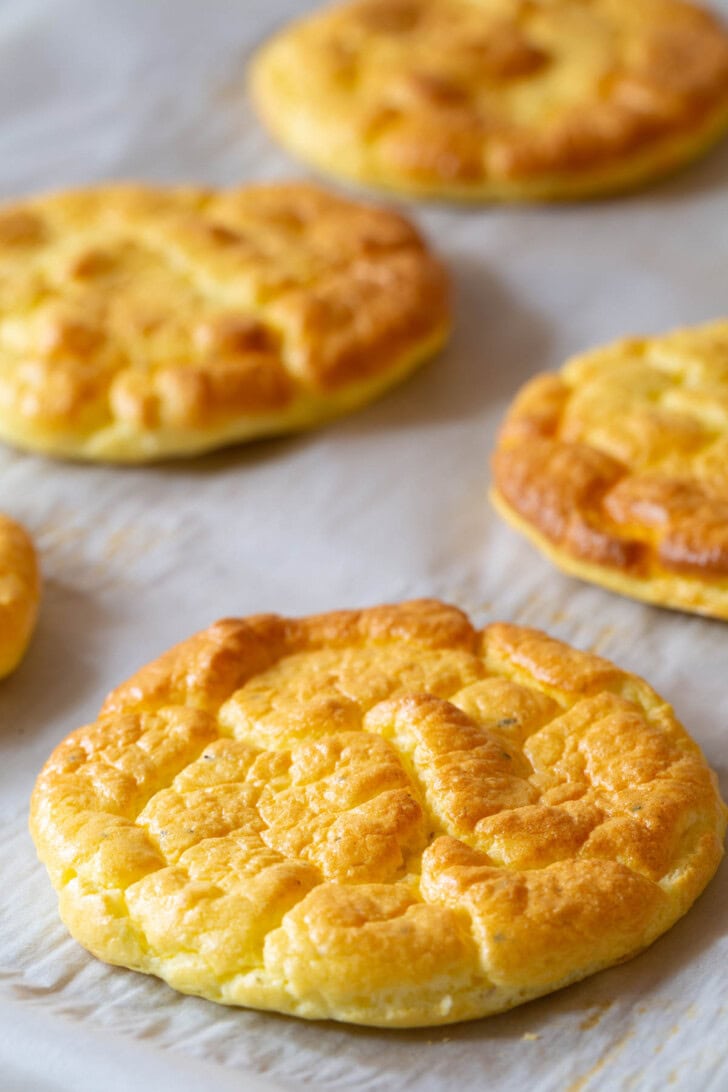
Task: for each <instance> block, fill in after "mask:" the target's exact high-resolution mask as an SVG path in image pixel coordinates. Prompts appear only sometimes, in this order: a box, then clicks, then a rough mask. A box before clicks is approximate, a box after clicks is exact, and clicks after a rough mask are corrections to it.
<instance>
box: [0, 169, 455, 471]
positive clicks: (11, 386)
mask: <svg viewBox="0 0 728 1092" xmlns="http://www.w3.org/2000/svg"><path fill="white" fill-rule="evenodd" d="M0 274H1V276H0V438H2V439H5V440H7V441H9V442H10V443H13V444H17V445H18V446H20V447H24V448H30V449H34V450H38V451H42V452H46V453H48V454H51V455H57V456H65V457H70V458H80V459H95V460H104V461H118V462H140V461H146V460H151V459H160V458H166V457H169V456H182V455H194V454H196V453H198V452H202V451H207V450H210V449H212V448H216V447H219V446H221V445H223V444H229V443H233V442H237V441H241V440H251V439H256V438H257V437H260V436H266V435H270V434H272V433H280V432H287V431H289V430H292V429H299V428H308V427H311V426H313V425H317V424H320V423H322V422H323V421H326V420H328V419H329V418H331V417H334V416H336V415H338V414H341V413H344V412H348V411H350V410H352V409H355V408H356V407H357V406H360V405H362V404H363V403H365V402H367V401H369V400H370V399H372V398H374V397H375V396H376V395H378V394H380V393H381V392H382V391H384V390H385V389H386V388H387V387H390V386H392V385H393V384H395V383H397V382H399V381H400V380H402V379H403V378H404V377H405V376H406V375H407V374H408V373H409V372H410V371H412V370H413V369H414V368H415V367H416V366H417V365H418V364H420V363H422V361H424V359H425V358H426V357H428V356H429V355H431V354H432V353H433V352H434V351H435V350H436V349H437V348H438V347H439V346H440V345H441V344H442V342H443V341H444V339H445V337H446V335H447V332H448V328H449V322H450V320H449V307H448V289H447V281H446V276H445V273H444V271H443V269H442V267H441V266H440V265H439V263H438V262H437V261H436V259H435V258H434V257H433V256H432V254H431V253H430V252H429V250H428V248H427V247H426V245H425V243H424V241H423V240H422V238H421V237H420V235H419V234H418V233H417V231H416V230H415V228H414V227H413V226H412V225H411V224H410V223H409V222H408V221H406V220H405V219H403V218H402V217H400V216H398V215H397V214H396V213H393V212H390V211H387V210H384V209H380V208H374V207H371V206H368V205H362V204H356V203H354V202H351V201H347V200H344V199H342V198H340V197H337V196H335V195H333V194H331V193H328V192H326V191H324V190H320V189H317V188H315V187H312V186H307V185H302V184H277V185H261V186H250V187H247V188H243V189H237V190H217V191H216V190H211V189H206V190H203V189H192V188H182V187H169V188H151V187H144V186H137V185H116V186H99V187H97V188H96V189H89V190H85V191H75V192H67V193H59V194H55V195H51V196H45V197H39V198H34V199H30V200H27V201H22V202H19V203H17V204H14V205H8V206H5V207H4V208H3V209H0Z"/></svg>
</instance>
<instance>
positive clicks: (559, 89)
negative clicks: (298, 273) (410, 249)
mask: <svg viewBox="0 0 728 1092" xmlns="http://www.w3.org/2000/svg"><path fill="white" fill-rule="evenodd" d="M253 90H254V92H255V95H256V99H257V101H258V104H259V106H260V108H261V111H262V114H263V116H264V117H265V119H266V120H267V121H268V122H269V123H270V125H271V127H272V129H273V131H274V132H275V133H276V134H277V135H278V136H279V137H280V138H281V139H282V140H283V141H284V143H286V144H287V145H288V146H290V147H291V149H292V150H293V151H295V152H297V153H298V154H300V155H301V156H302V157H304V158H306V159H309V160H311V161H312V162H314V163H317V164H319V165H320V166H322V167H324V168H326V169H328V170H331V171H332V172H334V173H340V174H343V175H352V176H355V177H357V178H361V179H363V180H366V181H369V182H374V183H380V184H383V185H389V186H392V187H394V188H400V189H405V190H412V191H415V192H423V193H436V194H442V195H444V196H452V197H475V198H478V197H482V198H489V197H500V198H505V199H509V198H519V197H529V196H532V197H545V198H549V197H554V198H558V197H568V196H577V197H578V196H582V195H583V196H587V195H588V194H589V193H592V192H599V191H603V190H609V189H618V188H621V187H624V186H630V185H636V184H638V183H639V182H641V181H644V180H645V178H647V177H649V176H651V175H656V174H659V173H662V172H664V171H665V170H668V169H670V168H672V167H674V166H675V165H676V164H677V163H680V162H683V161H684V160H685V159H687V158H689V157H690V156H692V155H694V154H696V153H697V152H698V151H700V150H702V148H703V147H705V146H706V145H707V144H708V143H710V142H711V140H712V139H714V138H715V137H716V136H717V135H718V132H719V131H720V130H721V129H723V128H725V126H726V124H728V34H727V33H726V31H725V29H724V28H723V27H722V26H721V25H720V24H719V23H718V21H717V20H716V19H715V18H714V17H713V16H711V15H710V14H708V13H707V12H706V11H704V10H702V9H700V8H698V7H696V6H694V5H692V4H689V3H684V2H683V0H590V2H589V3H585V2H584V0H477V2H473V0H353V2H349V3H345V4H339V5H335V6H330V7H325V8H324V9H323V10H322V11H317V12H315V13H313V14H312V15H310V16H308V17H306V18H305V19H304V20H302V21H300V22H297V23H294V24H293V25H292V26H290V27H286V28H284V30H283V31H282V32H281V33H280V34H279V35H278V36H276V37H275V38H274V39H273V40H272V42H270V43H269V44H268V45H267V46H265V47H264V48H263V50H262V51H261V53H260V55H259V57H258V59H257V60H256V62H255V63H254V66H253Z"/></svg>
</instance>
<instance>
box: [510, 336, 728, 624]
mask: <svg viewBox="0 0 728 1092" xmlns="http://www.w3.org/2000/svg"><path fill="white" fill-rule="evenodd" d="M493 473H494V485H495V494H496V496H495V499H496V501H497V504H498V507H499V509H500V510H501V511H502V512H503V513H504V514H505V516H506V518H508V519H510V520H511V522H514V523H515V524H516V525H517V526H518V527H519V528H520V529H522V530H525V531H526V533H530V534H531V536H532V537H533V538H535V539H536V541H537V542H538V544H539V545H540V546H542V548H544V549H545V550H546V552H548V553H549V554H550V556H552V557H553V558H554V559H555V560H556V561H557V563H562V564H563V567H566V568H567V569H569V571H574V572H575V573H576V574H577V575H583V576H585V577H586V578H587V579H591V580H595V581H596V582H597V583H600V582H601V583H609V585H610V586H611V587H614V588H615V589H616V590H623V591H624V592H625V593H626V594H628V595H636V596H638V597H641V598H646V599H649V600H650V601H652V602H658V603H660V604H662V605H663V606H672V607H679V608H684V609H688V610H697V611H699V612H700V613H705V614H712V615H715V616H716V617H720V618H728V322H726V321H724V320H723V321H719V322H714V323H710V324H708V325H706V326H702V327H694V328H689V329H685V330H678V331H676V332H674V333H672V334H667V335H665V336H663V337H656V338H650V339H643V340H638V339H634V338H633V339H628V340H624V341H620V342H617V343H615V344H614V345H610V346H607V347H605V348H602V349H597V350H594V351H593V352H590V353H586V354H584V355H583V356H580V357H576V358H574V359H573V360H571V361H570V362H568V363H567V364H566V366H565V367H564V369H563V370H562V372H561V373H560V374H559V375H543V376H537V377H536V378H535V379H533V380H531V382H529V383H528V384H527V385H526V386H525V387H524V389H523V390H522V391H521V392H520V393H519V394H518V396H517V397H516V399H515V401H514V403H513V406H512V408H511V409H510V411H509V413H508V415H507V417H506V420H505V422H504V424H503V427H502V429H501V433H500V437H499V440H498V445H497V449H496V452H495V454H494V457H493ZM600 573H601V574H603V575H602V576H600Z"/></svg>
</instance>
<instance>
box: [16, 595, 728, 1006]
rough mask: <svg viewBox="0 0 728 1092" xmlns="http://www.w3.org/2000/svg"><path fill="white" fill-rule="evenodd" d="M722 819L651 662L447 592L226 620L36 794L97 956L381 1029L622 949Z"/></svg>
mask: <svg viewBox="0 0 728 1092" xmlns="http://www.w3.org/2000/svg"><path fill="white" fill-rule="evenodd" d="M725 822H726V809H725V807H724V805H723V804H722V802H721V800H720V797H719V795H718V791H717V788H716V781H715V777H714V775H713V774H711V772H710V770H709V769H708V767H707V765H706V763H705V761H704V759H703V757H702V755H701V753H700V750H699V748H698V747H697V745H696V744H695V743H694V742H693V741H692V740H691V739H690V738H689V737H688V735H687V734H686V732H685V731H684V730H683V728H682V727H681V726H680V725H679V724H678V722H677V721H676V719H675V716H674V715H673V712H672V710H671V709H670V707H669V705H667V704H666V702H665V701H664V700H663V699H661V698H660V697H658V695H657V694H655V692H654V691H653V690H652V689H651V688H650V687H649V686H648V685H647V684H646V683H645V682H643V681H642V680H640V679H638V678H636V677H635V676H632V675H629V674H627V673H625V672H624V671H621V670H620V669H619V668H617V667H615V666H614V665H613V664H611V663H608V662H607V661H606V660H602V659H599V658H598V657H596V656H593V655H589V654H587V653H584V652H578V651H576V650H574V649H572V648H569V647H568V646H567V645H564V644H561V643H560V642H558V641H554V640H551V639H550V638H549V637H547V636H545V635H544V634H542V633H539V632H537V631H535V630H530V629H523V628H519V627H516V626H511V625H504V624H495V625H490V626H487V627H486V628H485V629H484V630H482V631H480V632H479V631H477V630H475V629H474V628H473V626H472V625H471V624H470V622H469V621H468V619H467V617H466V616H465V615H464V614H462V613H461V612H460V611H459V610H457V609H455V608H454V607H448V606H446V605H444V604H442V603H439V602H437V601H434V600H423V601H417V602H412V603H404V604H401V605H398V606H387V607H379V608H375V609H372V610H365V611H343V612H339V613H332V614H324V615H321V616H318V617H310V618H304V619H296V620H291V619H285V618H281V617H278V616H275V615H263V616H258V617H253V618H248V619H242V620H235V619H231V620H226V621H222V622H218V623H217V624H216V625H214V626H212V627H210V629H208V630H206V631H204V632H202V633H200V634H198V635H197V636H195V637H192V638H191V639H190V640H188V641H186V642H185V643H183V644H181V645H178V646H177V647H176V648H173V649H172V650H171V651H170V652H168V653H166V655H164V656H162V657H161V659H159V660H157V661H156V662H155V663H152V664H150V665H149V666H148V667H145V668H143V669H142V670H141V671H139V672H138V673H137V674H136V675H135V676H133V677H132V678H131V679H130V680H129V681H128V682H127V683H125V684H124V685H123V686H121V687H119V688H118V689H117V690H115V691H113V692H112V694H111V695H110V696H109V697H108V698H107V700H106V702H105V704H104V706H103V708H102V710H101V713H100V715H99V719H98V720H97V721H96V722H95V723H94V724H92V725H91V726H89V727H85V728H81V729H79V730H78V731H75V732H73V733H72V734H71V735H70V736H69V737H68V738H67V739H66V740H65V741H64V742H63V743H61V744H60V745H59V746H58V747H57V748H56V750H55V751H54V753H53V754H52V756H51V757H50V759H49V760H48V762H47V763H46V766H45V768H44V769H43V771H42V773H41V774H40V777H39V779H38V782H37V784H36V787H35V791H34V793H33V799H32V807H31V830H32V833H33V837H34V839H35V842H36V846H37V848H38V852H39V854H40V856H41V859H42V860H43V861H44V863H45V864H46V866H47V868H48V871H49V873H50V876H51V880H52V882H53V884H54V886H55V887H56V889H57V891H58V895H59V900H60V910H61V914H62V917H63V920H64V921H65V923H66V925H67V926H68V928H69V930H70V931H71V933H72V934H73V936H74V937H76V939H77V940H79V941H80V942H81V943H82V944H83V945H85V946H86V947H87V948H88V949H89V950H90V951H91V952H93V953H94V954H95V955H97V956H99V957H100V958H101V959H104V960H107V961H109V962H111V963H117V964H121V965H124V966H127V967H132V968H135V969H137V970H141V971H145V972H147V973H151V974H155V975H159V976H160V977H161V978H164V979H165V980H166V981H167V982H168V983H170V985H172V986H174V987H176V988H177V989H178V990H182V991H184V992H187V993H194V994H201V995H202V996H204V997H208V998H210V999H211V1000H214V1001H219V1002H224V1003H227V1004H232V1005H245V1006H252V1007H255V1008H261V1009H275V1010H278V1011H280V1012H286V1013H292V1014H294V1015H297V1016H302V1017H308V1018H313V1019H323V1018H331V1019H335V1020H343V1021H350V1022H354V1023H361V1024H373V1025H380V1026H383V1027H408V1026H416V1025H427V1024H441V1023H449V1022H452V1021H457V1020H464V1019H469V1018H473V1017H478V1016H483V1015H485V1014H488V1013H493V1012H497V1011H499V1010H502V1009H506V1008H509V1007H510V1006H513V1005H516V1004H519V1003H520V1002H522V1001H526V1000H528V999H529V998H532V997H536V996H538V995H540V994H544V993H547V992H548V991H550V990H554V989H556V988H558V987H560V986H564V985H566V984H567V983H569V982H573V981H575V980H577V979H580V978H582V977H584V976H585V975H588V974H591V973H592V972H594V971H598V970H600V969H601V968H603V967H607V966H609V965H610V964H613V963H617V962H619V961H621V960H624V959H627V958H629V957H630V956H632V955H634V954H635V953H637V952H639V951H640V950H641V949H642V948H644V947H645V945H647V944H650V943H651V942H652V941H653V940H654V939H655V938H656V937H657V936H659V934H660V933H662V932H664V931H665V930H666V929H667V928H669V926H670V925H672V923H673V922H674V921H675V920H676V919H677V918H679V917H680V916H681V915H682V914H684V913H685V912H686V911H687V909H688V908H689V906H690V905H691V903H692V902H693V900H694V899H695V898H696V897H697V896H698V895H699V894H700V892H701V891H702V890H703V888H704V887H705V885H706V883H707V882H708V880H709V879H710V877H711V876H712V874H713V872H714V871H715V869H716V867H717V865H718V862H719V860H720V857H721V854H722V842H723V836H724V832H725Z"/></svg>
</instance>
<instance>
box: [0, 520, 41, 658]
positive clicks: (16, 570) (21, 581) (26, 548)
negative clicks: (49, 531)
mask: <svg viewBox="0 0 728 1092" xmlns="http://www.w3.org/2000/svg"><path fill="white" fill-rule="evenodd" d="M40 584H41V578H40V568H39V565H38V557H37V555H36V552H35V547H34V545H33V540H32V539H31V537H30V535H29V534H28V532H27V531H26V530H25V528H24V527H21V525H20V524H19V523H16V522H15V520H12V519H10V518H9V517H8V516H4V515H2V514H0V678H2V677H4V676H5V675H9V674H10V672H11V671H13V670H14V668H16V667H17V666H18V664H19V663H20V661H21V659H22V658H23V655H24V653H25V650H26V648H27V647H28V642H29V641H30V638H31V636H32V633H33V628H34V626H35V620H36V616H37V614H38V603H39V600H40Z"/></svg>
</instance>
